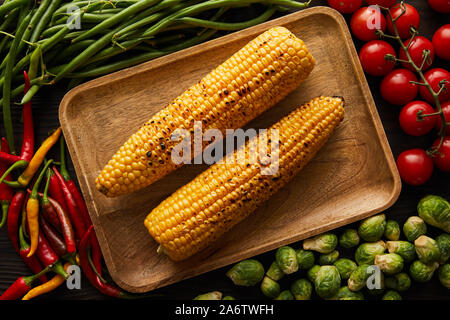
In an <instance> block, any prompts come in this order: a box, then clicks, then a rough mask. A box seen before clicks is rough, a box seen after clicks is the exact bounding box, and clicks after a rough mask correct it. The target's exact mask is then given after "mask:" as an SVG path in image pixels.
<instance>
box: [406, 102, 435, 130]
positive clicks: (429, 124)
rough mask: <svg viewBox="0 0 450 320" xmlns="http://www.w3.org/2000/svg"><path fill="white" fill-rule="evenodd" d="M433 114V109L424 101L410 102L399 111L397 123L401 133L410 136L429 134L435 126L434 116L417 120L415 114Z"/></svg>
mask: <svg viewBox="0 0 450 320" xmlns="http://www.w3.org/2000/svg"><path fill="white" fill-rule="evenodd" d="M419 111H422V113H423V114H431V113H434V109H433V107H432V106H430V105H429V104H428V103H426V102H424V101H411V102H410V103H408V104H407V105H405V106H404V107H403V108H402V111H400V116H399V121H400V126H401V127H402V129H403V131H405V132H406V133H407V134H409V135H411V136H423V135H424V134H427V133H428V132H430V131H431V130H432V129H433V128H434V126H435V125H436V120H437V118H436V116H429V117H424V118H423V120H421V121H418V120H417V113H418V112H419Z"/></svg>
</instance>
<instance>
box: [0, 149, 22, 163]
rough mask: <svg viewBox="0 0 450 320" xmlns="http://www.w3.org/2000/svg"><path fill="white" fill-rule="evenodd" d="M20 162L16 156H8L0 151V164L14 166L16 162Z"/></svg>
mask: <svg viewBox="0 0 450 320" xmlns="http://www.w3.org/2000/svg"><path fill="white" fill-rule="evenodd" d="M19 160H21V158H20V156H17V155H15V154H9V153H7V152H4V151H0V162H1V163H3V164H8V165H11V164H14V163H16V162H17V161H19Z"/></svg>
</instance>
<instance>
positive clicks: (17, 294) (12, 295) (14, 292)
mask: <svg viewBox="0 0 450 320" xmlns="http://www.w3.org/2000/svg"><path fill="white" fill-rule="evenodd" d="M48 271H50V268H46V269H44V270H42V271H41V272H39V273H38V274H35V275H32V276H28V277H20V278H19V279H17V280H16V281H14V283H13V284H12V285H11V286H10V287H9V288H8V289H7V290H6V291H5V292H3V294H2V295H1V296H0V300H17V299H19V298H21V297H22V296H23V295H25V294H26V293H27V292H28V291H30V290H31V286H32V284H33V282H34V281H36V279H37V278H39V277H41V276H42V275H44V274H45V273H46V272H48Z"/></svg>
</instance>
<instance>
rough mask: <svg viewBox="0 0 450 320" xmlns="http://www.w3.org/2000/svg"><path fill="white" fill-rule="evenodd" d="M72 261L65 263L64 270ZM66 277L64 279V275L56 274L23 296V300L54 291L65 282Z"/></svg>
mask: <svg viewBox="0 0 450 320" xmlns="http://www.w3.org/2000/svg"><path fill="white" fill-rule="evenodd" d="M69 265H70V263H68V262H66V264H65V265H64V270H66V271H67V268H68V267H69ZM65 280H66V279H64V277H63V276H61V275H60V274H57V275H55V276H54V277H53V278H51V279H50V280H49V281H47V282H46V283H44V284H41V285H40V286H37V287H35V288H33V289H31V290H30V291H28V293H27V294H26V295H25V296H24V297H23V298H22V300H30V299H33V298H36V297H37V296H40V295H43V294H45V293H47V292H50V291H53V290H55V289H56V288H58V287H59V286H60V285H62V284H63V283H64V281H65Z"/></svg>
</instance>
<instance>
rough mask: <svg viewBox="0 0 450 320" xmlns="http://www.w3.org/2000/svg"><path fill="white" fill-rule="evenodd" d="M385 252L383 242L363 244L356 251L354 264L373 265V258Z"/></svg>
mask: <svg viewBox="0 0 450 320" xmlns="http://www.w3.org/2000/svg"><path fill="white" fill-rule="evenodd" d="M385 250H386V244H385V243H384V241H378V242H367V243H363V244H361V245H360V246H359V247H358V248H357V249H356V252H355V260H356V263H357V264H359V265H362V264H373V261H374V259H375V256H376V255H378V254H382V253H384V251H385Z"/></svg>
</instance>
